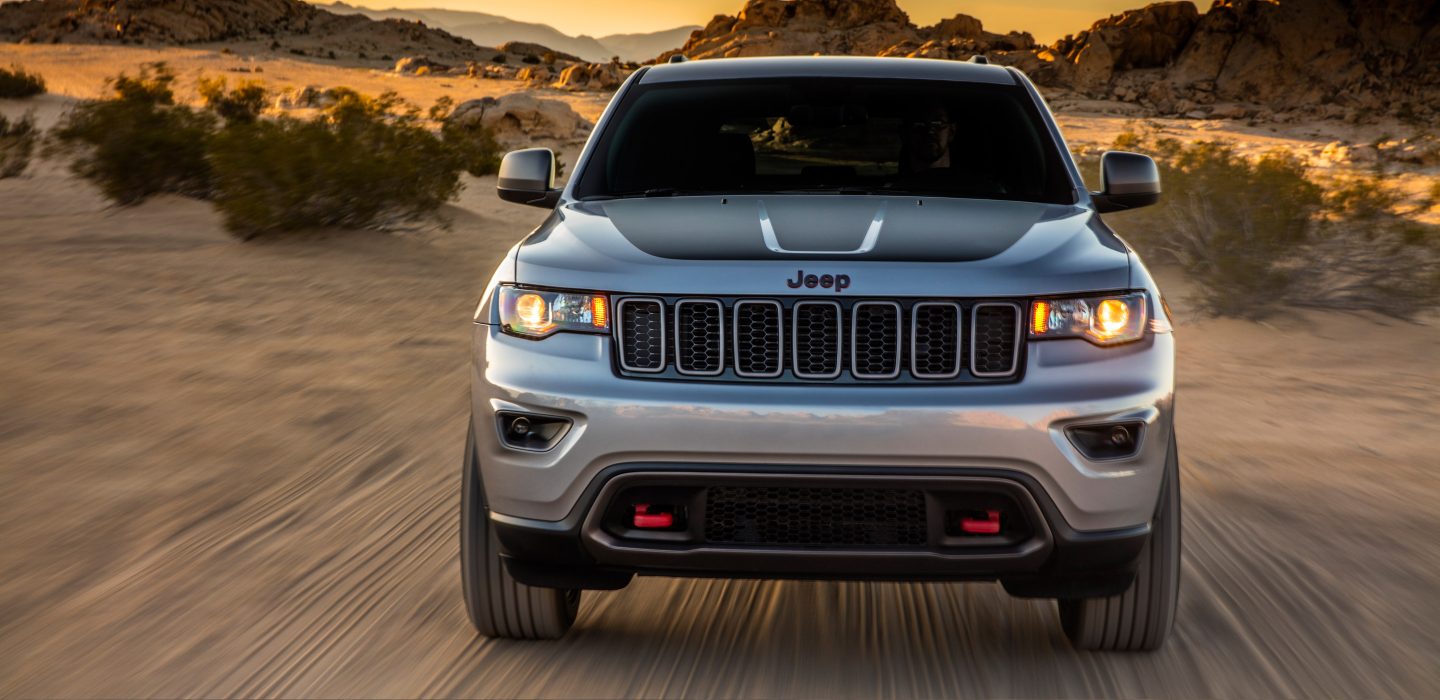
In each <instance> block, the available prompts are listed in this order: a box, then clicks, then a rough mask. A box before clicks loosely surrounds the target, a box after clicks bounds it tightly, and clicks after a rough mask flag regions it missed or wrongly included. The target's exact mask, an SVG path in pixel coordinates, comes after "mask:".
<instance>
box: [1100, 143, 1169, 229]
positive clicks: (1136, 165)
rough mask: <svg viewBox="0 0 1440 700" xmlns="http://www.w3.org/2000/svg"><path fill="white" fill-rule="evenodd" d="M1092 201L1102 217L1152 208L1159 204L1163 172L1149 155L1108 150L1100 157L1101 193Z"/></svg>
mask: <svg viewBox="0 0 1440 700" xmlns="http://www.w3.org/2000/svg"><path fill="white" fill-rule="evenodd" d="M1090 199H1091V200H1092V201H1094V202H1095V211H1097V212H1100V213H1101V214H1106V213H1109V212H1112V211H1124V210H1126V209H1136V208H1139V207H1147V206H1150V205H1151V204H1154V203H1156V202H1158V201H1160V169H1159V168H1156V167H1155V161H1153V160H1151V159H1150V156H1142V155H1140V154H1139V153H1126V152H1124V151H1106V152H1105V155H1103V156H1100V191H1099V192H1091V193H1090Z"/></svg>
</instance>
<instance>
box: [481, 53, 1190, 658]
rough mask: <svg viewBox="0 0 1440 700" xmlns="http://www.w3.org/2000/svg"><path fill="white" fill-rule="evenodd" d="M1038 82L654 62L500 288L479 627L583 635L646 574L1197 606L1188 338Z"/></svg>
mask: <svg viewBox="0 0 1440 700" xmlns="http://www.w3.org/2000/svg"><path fill="white" fill-rule="evenodd" d="M1101 171H1102V188H1101V191H1100V192H1090V191H1088V190H1087V189H1086V188H1085V187H1084V186H1083V184H1082V182H1081V178H1080V173H1079V171H1078V170H1077V168H1076V166H1075V164H1074V162H1073V161H1072V160H1071V158H1070V156H1069V153H1068V151H1067V149H1066V147H1065V144H1064V141H1063V139H1062V138H1061V136H1060V132H1059V131H1058V129H1057V127H1056V125H1055V121H1054V119H1053V118H1052V116H1051V114H1050V112H1049V110H1048V109H1047V108H1046V106H1045V103H1044V102H1043V101H1042V99H1041V97H1040V95H1039V94H1038V93H1037V92H1036V91H1035V88H1034V87H1033V86H1032V85H1031V84H1030V82H1029V81H1028V80H1027V79H1026V78H1025V76H1024V75H1023V74H1021V73H1020V72H1018V71H1016V70H1014V69H1010V68H1004V67H1000V66H995V65H986V64H984V63H983V62H975V61H972V62H968V63H967V62H952V61H930V60H916V59H884V58H831V57H827V58H809V57H807V58H763V59H726V60H714V61H694V62H678V63H671V64H665V65H658V66H654V67H649V68H642V69H641V70H639V71H637V72H636V73H635V74H634V75H632V76H631V77H630V79H629V80H628V81H627V82H626V83H625V85H624V86H623V87H622V88H621V89H620V91H619V92H618V93H617V94H616V95H615V98H614V99H613V100H612V101H611V103H610V105H609V107H608V108H607V109H606V111H605V114H604V115H603V117H602V118H601V120H600V122H599V124H598V125H597V126H596V128H595V131H594V133H593V134H592V136H591V137H590V140H589V142H588V143H587V144H586V146H585V149H584V151H583V152H582V154H581V155H580V157H579V159H578V162H577V163H576V165H575V172H574V176H573V177H572V179H571V180H570V181H569V183H568V184H567V185H566V186H565V187H564V188H563V189H556V188H555V186H554V182H555V175H554V173H555V157H554V155H553V154H552V153H551V152H550V151H549V150H546V149H527V150H523V151H516V152H513V153H510V154H509V155H507V156H506V157H505V160H504V162H503V164H502V165H501V169H500V176H499V181H498V187H499V194H500V197H501V198H503V199H505V200H507V201H512V202H519V203H523V204H530V205H534V206H540V207H545V208H548V209H550V210H551V214H550V216H549V218H547V219H546V220H545V222H544V223H543V224H541V225H540V227H539V228H537V229H536V230H535V231H534V232H532V233H531V234H530V235H529V236H527V237H525V239H524V240H522V241H521V242H520V243H519V244H517V245H516V246H515V247H514V248H512V249H511V250H510V251H509V253H508V254H507V255H506V257H505V260H504V262H502V263H501V264H500V267H499V268H498V269H497V270H496V271H495V274H494V277H493V279H492V280H491V282H490V284H489V285H488V287H487V288H486V290H485V292H484V297H483V299H482V300H481V302H480V305H479V308H478V309H477V311H476V314H475V327H474V343H473V360H474V362H473V365H472V367H473V370H472V373H471V380H472V410H473V418H472V420H471V424H470V439H469V445H468V447H467V451H466V454H465V465H464V478H463V499H462V506H463V507H462V514H461V565H462V573H463V581H464V583H463V585H464V589H465V602H466V604H467V607H468V609H469V612H470V616H471V619H472V620H473V622H474V624H475V626H476V627H477V628H478V629H479V631H480V632H481V633H483V634H485V635H489V636H495V637H517V638H554V637H559V636H561V635H563V634H564V633H565V632H566V630H567V629H568V628H569V627H570V626H571V624H572V623H573V622H574V620H575V615H576V610H577V608H578V605H579V599H580V591H581V590H583V589H591V590H596V589H618V588H621V587H623V586H625V585H626V584H627V583H629V581H630V580H631V578H632V577H633V576H634V575H636V574H641V575H658V576H701V577H743V578H804V579H866V580H906V581H917V580H924V581H999V582H1000V583H1001V584H1002V585H1003V586H1004V587H1005V589H1006V590H1007V591H1009V592H1010V593H1011V594H1012V595H1016V596H1023V597H1043V598H1055V599H1058V601H1059V610H1060V620H1061V622H1062V624H1063V626H1064V630H1065V633H1066V634H1067V635H1068V636H1069V638H1070V639H1071V640H1072V642H1073V643H1074V644H1075V645H1076V646H1078V647H1081V648H1086V649H1110V650H1139V649H1154V648H1156V647H1157V646H1159V645H1160V644H1161V643H1162V642H1163V641H1164V639H1165V637H1166V635H1167V634H1168V633H1169V630H1170V627H1171V624H1172V622H1173V620H1174V614H1175V601H1176V593H1177V582H1178V579H1179V554H1180V496H1179V479H1178V471H1177V466H1176V465H1177V460H1176V448H1175V436H1174V430H1173V411H1174V373H1175V341H1174V337H1173V335H1172V334H1171V326H1170V316H1169V313H1168V311H1167V310H1166V308H1165V306H1164V305H1163V303H1162V302H1161V298H1160V293H1159V290H1158V289H1157V288H1156V286H1155V282H1154V280H1152V279H1151V277H1150V274H1149V273H1148V272H1147V271H1146V269H1145V267H1144V265H1143V264H1141V262H1140V259H1139V258H1138V257H1136V255H1135V253H1134V251H1132V250H1131V249H1130V248H1129V247H1128V246H1127V245H1126V244H1125V242H1124V241H1123V240H1121V239H1120V238H1119V237H1118V236H1116V235H1115V234H1114V233H1113V232H1112V231H1111V230H1110V229H1109V228H1108V227H1107V226H1106V225H1105V223H1104V221H1102V220H1101V218H1100V216H1099V215H1100V214H1102V213H1105V212H1110V211H1116V210H1121V209H1127V208H1132V207H1138V206H1144V205H1147V204H1151V203H1153V202H1155V201H1156V200H1157V199H1158V197H1159V193H1160V184H1159V176H1158V173H1157V170H1156V168H1155V165H1154V163H1153V162H1152V161H1151V160H1150V159H1149V158H1146V157H1145V156H1141V155H1136V154H1132V153H1120V152H1111V153H1107V154H1105V156H1104V157H1103V159H1102V163H1101Z"/></svg>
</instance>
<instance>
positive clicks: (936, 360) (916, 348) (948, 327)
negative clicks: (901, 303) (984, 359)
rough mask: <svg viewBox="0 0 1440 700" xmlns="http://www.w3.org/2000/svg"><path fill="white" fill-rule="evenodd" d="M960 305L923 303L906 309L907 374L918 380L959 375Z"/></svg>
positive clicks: (934, 302) (936, 302)
mask: <svg viewBox="0 0 1440 700" xmlns="http://www.w3.org/2000/svg"><path fill="white" fill-rule="evenodd" d="M960 318H961V312H960V305H959V304H956V303H953V302H939V301H925V302H920V303H919V304H916V305H915V306H914V308H912V309H911V310H910V373H911V374H914V375H915V376H916V377H918V378H920V379H953V378H955V377H958V376H960V367H961V354H962V353H961V348H962V347H963V342H962V331H961V329H960Z"/></svg>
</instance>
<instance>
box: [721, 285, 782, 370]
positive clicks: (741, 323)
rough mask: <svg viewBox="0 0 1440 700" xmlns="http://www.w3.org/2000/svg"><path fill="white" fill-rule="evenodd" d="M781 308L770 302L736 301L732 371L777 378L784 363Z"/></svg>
mask: <svg viewBox="0 0 1440 700" xmlns="http://www.w3.org/2000/svg"><path fill="white" fill-rule="evenodd" d="M783 316H784V310H783V309H782V308H781V307H780V304H778V303H776V302H773V301H740V302H736V304H735V337H734V339H732V341H731V342H733V343H734V344H735V373H736V374H738V375H740V376H742V377H778V376H780V371H781V369H782V368H783V366H784V348H785V341H784V338H785V336H784V324H783V323H782V322H781V319H782V317H783Z"/></svg>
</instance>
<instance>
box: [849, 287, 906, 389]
mask: <svg viewBox="0 0 1440 700" xmlns="http://www.w3.org/2000/svg"><path fill="white" fill-rule="evenodd" d="M852 324H853V325H852V326H851V332H852V335H851V337H852V342H853V343H854V348H853V351H854V364H853V365H852V366H851V368H850V371H851V372H853V373H854V374H855V376H857V377H872V378H890V377H894V376H896V375H898V374H899V373H900V306H899V305H898V304H893V303H890V302H864V303H860V304H856V305H855V310H854V321H852Z"/></svg>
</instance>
